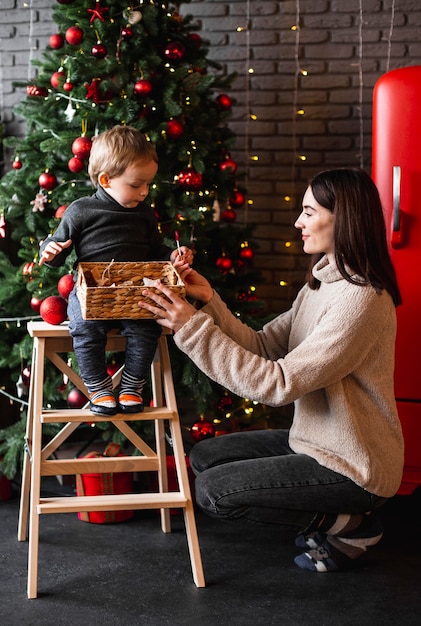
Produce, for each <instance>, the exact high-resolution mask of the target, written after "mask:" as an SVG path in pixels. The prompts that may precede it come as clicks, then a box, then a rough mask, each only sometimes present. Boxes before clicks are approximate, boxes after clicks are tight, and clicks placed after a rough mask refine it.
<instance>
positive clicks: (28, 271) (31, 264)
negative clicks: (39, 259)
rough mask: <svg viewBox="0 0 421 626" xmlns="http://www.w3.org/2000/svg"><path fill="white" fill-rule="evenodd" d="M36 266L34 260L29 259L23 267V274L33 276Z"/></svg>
mask: <svg viewBox="0 0 421 626" xmlns="http://www.w3.org/2000/svg"><path fill="white" fill-rule="evenodd" d="M34 267H35V263H34V261H28V263H25V265H24V266H23V268H22V276H32V270H33V269H34Z"/></svg>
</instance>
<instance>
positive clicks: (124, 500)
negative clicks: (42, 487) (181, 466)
mask: <svg viewBox="0 0 421 626" xmlns="http://www.w3.org/2000/svg"><path fill="white" fill-rule="evenodd" d="M187 502H188V500H187V498H186V497H185V496H183V494H182V493H180V492H178V491H174V492H170V493H148V494H144V493H143V494H138V493H129V494H119V495H107V496H75V497H72V498H69V497H61V498H60V497H59V498H41V499H40V502H39V504H38V506H37V512H38V514H39V515H40V514H42V513H76V512H78V511H127V510H132V509H169V508H185V506H186V504H187Z"/></svg>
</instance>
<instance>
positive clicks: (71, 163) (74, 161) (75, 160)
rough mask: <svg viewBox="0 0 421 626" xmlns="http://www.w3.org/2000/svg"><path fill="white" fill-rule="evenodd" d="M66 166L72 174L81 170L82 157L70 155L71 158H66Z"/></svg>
mask: <svg viewBox="0 0 421 626" xmlns="http://www.w3.org/2000/svg"><path fill="white" fill-rule="evenodd" d="M67 167H68V168H69V170H70V171H71V172H73V174H77V173H78V172H81V171H82V170H83V169H84V167H85V161H83V160H82V159H79V157H72V158H71V159H69V160H68V162H67Z"/></svg>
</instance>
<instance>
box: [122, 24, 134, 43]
mask: <svg viewBox="0 0 421 626" xmlns="http://www.w3.org/2000/svg"><path fill="white" fill-rule="evenodd" d="M133 35H134V32H133V30H132V29H131V27H130V26H129V25H127V26H126V27H125V28H122V29H121V38H122V39H125V40H126V41H129V40H130V39H131V38H132V37H133Z"/></svg>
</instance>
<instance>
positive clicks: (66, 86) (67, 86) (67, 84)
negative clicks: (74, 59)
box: [63, 80, 73, 91]
mask: <svg viewBox="0 0 421 626" xmlns="http://www.w3.org/2000/svg"><path fill="white" fill-rule="evenodd" d="M72 89H73V83H71V82H70V80H66V81H65V83H64V84H63V90H64V91H72Z"/></svg>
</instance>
